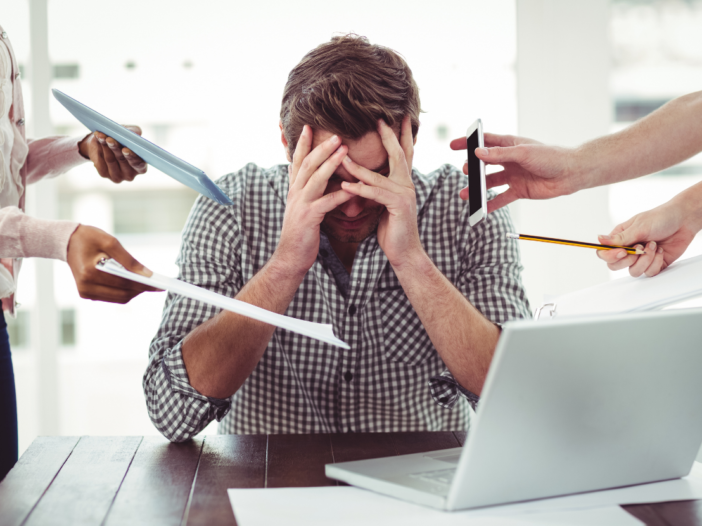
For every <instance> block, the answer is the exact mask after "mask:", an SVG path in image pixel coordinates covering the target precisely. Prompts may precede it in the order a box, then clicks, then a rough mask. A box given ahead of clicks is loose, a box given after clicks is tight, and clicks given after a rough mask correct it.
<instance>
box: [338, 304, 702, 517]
mask: <svg viewBox="0 0 702 526" xmlns="http://www.w3.org/2000/svg"><path fill="white" fill-rule="evenodd" d="M701 442H702V309H686V310H672V311H662V312H653V313H636V314H621V315H608V316H603V317H589V318H577V319H574V318H570V319H561V320H558V319H557V318H556V319H553V320H550V321H539V322H535V321H533V320H521V321H515V322H510V323H508V324H506V325H505V326H504V329H503V331H502V335H501V336H500V340H499V342H498V345H497V349H496V350H495V355H494V358H493V361H492V364H491V366H490V370H489V372H488V375H487V379H486V382H485V387H484V389H483V393H482V397H481V401H480V403H479V404H478V409H477V413H476V417H475V418H474V419H473V423H472V425H471V429H470V431H469V433H468V438H467V441H466V443H465V445H464V447H463V448H455V449H447V450H442V451H434V452H429V453H418V454H412V455H400V456H395V457H388V458H378V459H371V460H362V461H356V462H342V463H339V464H327V465H326V475H327V476H328V477H330V478H333V479H337V480H341V481H343V482H347V483H348V484H351V485H353V486H358V487H361V488H366V489H369V490H373V491H376V492H378V493H383V494H386V495H390V496H392V497H396V498H398V499H403V500H407V501H411V502H414V503H416V504H423V505H426V506H430V507H434V508H439V509H442V510H461V509H466V508H477V507H482V506H492V505H497V504H506V503H511V502H519V501H525V500H533V499H541V498H546V497H555V496H560V495H567V494H573V493H582V492H587V491H594V490H602V489H608V488H616V487H621V486H629V485H633V484H642V483H646V482H654V481H660V480H668V479H675V478H679V477H683V476H685V475H687V474H688V473H689V472H690V469H691V468H692V464H693V462H694V460H695V456H696V455H697V452H698V450H699V448H700V443H701Z"/></svg>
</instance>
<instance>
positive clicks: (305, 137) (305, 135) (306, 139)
mask: <svg viewBox="0 0 702 526" xmlns="http://www.w3.org/2000/svg"><path fill="white" fill-rule="evenodd" d="M311 148H312V133H311V130H310V127H309V126H307V125H306V124H305V125H304V126H303V127H302V132H301V133H300V138H299V139H298V140H297V147H296V148H295V154H294V155H293V162H292V169H291V170H290V186H291V187H292V185H293V184H295V179H296V178H297V173H298V172H299V171H300V165H302V161H304V160H305V157H307V155H308V154H309V153H310V150H311Z"/></svg>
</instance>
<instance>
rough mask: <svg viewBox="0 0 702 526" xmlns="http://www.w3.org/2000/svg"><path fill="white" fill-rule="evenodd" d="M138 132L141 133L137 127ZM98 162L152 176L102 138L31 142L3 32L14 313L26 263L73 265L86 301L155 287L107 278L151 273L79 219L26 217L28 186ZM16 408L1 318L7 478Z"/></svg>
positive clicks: (5, 277)
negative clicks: (117, 270) (104, 261)
mask: <svg viewBox="0 0 702 526" xmlns="http://www.w3.org/2000/svg"><path fill="white" fill-rule="evenodd" d="M132 130H133V131H135V132H136V133H139V134H141V130H140V129H139V128H138V127H133V128H132ZM87 161H92V162H93V164H94V165H95V168H96V170H97V172H98V173H99V174H100V176H102V177H106V178H109V179H110V180H112V181H113V182H115V183H119V182H122V181H131V180H133V179H134V177H136V176H137V175H138V174H143V173H144V172H146V163H145V162H144V161H143V160H142V159H141V158H139V157H138V156H137V155H135V154H134V153H133V152H131V151H129V150H128V149H126V148H122V147H121V146H120V145H119V144H118V143H117V141H115V140H114V139H112V138H110V137H106V136H105V135H104V134H102V133H91V134H89V135H87V136H86V137H84V138H82V139H81V138H70V137H45V138H42V139H37V140H31V139H29V140H27V139H26V137H25V114H24V104H23V102H22V89H21V86H20V75H19V68H18V65H17V60H16V58H15V55H14V52H13V50H12V45H11V44H10V41H9V38H8V34H7V32H6V31H5V30H4V29H3V27H2V26H0V263H1V264H0V298H2V306H3V311H4V313H5V312H6V313H8V314H9V315H14V312H15V301H14V294H15V292H16V284H17V275H18V273H19V271H20V266H21V262H22V258H26V257H42V258H50V259H57V260H60V261H66V262H67V263H68V265H69V266H70V268H71V272H72V273H73V277H74V278H75V281H76V286H77V287H78V292H79V294H80V296H81V297H82V298H87V299H92V300H100V301H108V302H116V303H126V302H128V301H129V300H131V299H132V298H133V297H134V296H136V295H137V294H140V293H141V292H144V291H146V290H154V289H152V288H150V287H145V286H143V285H140V284H137V283H134V282H132V281H128V280H124V279H121V278H117V277H115V276H111V275H108V274H105V273H103V272H100V271H98V270H96V269H95V264H96V263H97V262H98V261H99V260H100V258H102V257H112V258H114V259H116V260H117V261H119V262H120V263H121V264H122V265H124V266H125V267H126V268H128V269H129V270H132V271H133V272H139V273H145V274H150V272H149V271H148V269H146V268H145V267H144V266H143V265H141V264H140V263H139V262H138V261H136V260H135V259H134V258H133V257H132V256H131V255H130V254H129V253H128V252H127V251H126V250H125V249H124V248H123V247H122V246H121V245H120V243H119V241H117V240H116V239H115V238H114V237H113V236H111V235H109V234H107V233H106V232H103V231H102V230H100V229H98V228H94V227H91V226H86V225H80V224H78V223H76V222H74V221H49V220H45V219H38V218H34V217H30V216H28V215H26V214H25V213H24V205H25V197H26V189H27V185H28V184H32V183H36V182H38V181H41V180H42V179H45V178H51V177H55V176H57V175H59V174H61V173H64V172H67V171H68V170H70V169H72V168H74V167H76V166H78V165H79V164H82V163H84V162H87ZM17 453H18V443H17V403H16V395H15V381H14V372H13V368H12V357H11V353H10V343H9V337H8V333H7V324H6V321H5V316H4V315H3V316H0V480H2V479H3V478H4V477H5V475H6V474H7V472H8V471H9V470H10V469H11V468H12V466H13V465H14V464H15V462H16V461H17Z"/></svg>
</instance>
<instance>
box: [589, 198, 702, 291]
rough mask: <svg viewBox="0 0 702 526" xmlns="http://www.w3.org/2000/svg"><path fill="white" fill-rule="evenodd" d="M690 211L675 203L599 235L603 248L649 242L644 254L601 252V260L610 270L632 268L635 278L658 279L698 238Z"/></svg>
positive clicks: (613, 251)
mask: <svg viewBox="0 0 702 526" xmlns="http://www.w3.org/2000/svg"><path fill="white" fill-rule="evenodd" d="M689 220H690V217H689V216H688V214H686V210H685V209H684V208H683V207H681V206H678V205H677V203H676V202H675V200H673V201H669V202H667V203H665V204H662V205H661V206H659V207H657V208H654V209H653V210H649V211H648V212H642V213H641V214H637V215H635V216H634V217H632V218H631V219H629V220H628V221H625V222H624V223H622V224H620V225H617V226H616V227H614V230H612V232H611V233H610V234H609V235H608V236H599V237H600V242H601V243H602V244H603V245H622V246H632V245H634V244H635V243H646V241H647V240H654V241H649V242H648V243H646V246H645V248H644V247H643V246H642V245H638V247H639V248H643V249H644V251H645V252H646V253H645V254H642V255H638V256H637V255H633V254H628V253H627V252H626V251H625V250H598V251H597V255H598V257H599V258H600V259H602V260H604V261H606V262H607V266H608V267H609V268H610V270H621V269H623V268H627V267H629V274H631V275H632V276H634V277H638V276H641V275H642V274H646V275H647V276H655V275H656V274H658V273H659V272H660V271H661V270H663V269H665V268H666V267H667V266H668V265H670V264H671V263H672V262H673V261H675V260H676V259H678V258H679V257H680V256H681V255H682V254H683V252H685V250H686V249H687V247H688V246H689V245H690V243H691V242H692V239H693V238H694V237H695V234H696V232H697V229H695V228H693V227H691V225H690V224H689Z"/></svg>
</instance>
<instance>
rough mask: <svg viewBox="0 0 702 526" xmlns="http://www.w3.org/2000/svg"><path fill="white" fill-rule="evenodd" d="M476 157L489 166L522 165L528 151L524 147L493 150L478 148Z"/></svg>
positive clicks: (499, 147)
mask: <svg viewBox="0 0 702 526" xmlns="http://www.w3.org/2000/svg"><path fill="white" fill-rule="evenodd" d="M475 155H477V156H478V158H479V159H481V160H483V161H485V162H486V163H488V164H502V163H517V164H522V163H523V162H524V161H525V160H526V149H525V147H524V146H507V147H502V146H495V147H493V148H476V149H475Z"/></svg>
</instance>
